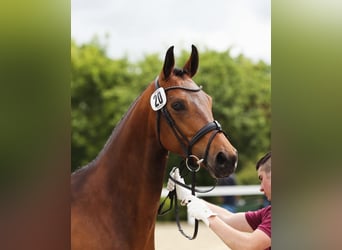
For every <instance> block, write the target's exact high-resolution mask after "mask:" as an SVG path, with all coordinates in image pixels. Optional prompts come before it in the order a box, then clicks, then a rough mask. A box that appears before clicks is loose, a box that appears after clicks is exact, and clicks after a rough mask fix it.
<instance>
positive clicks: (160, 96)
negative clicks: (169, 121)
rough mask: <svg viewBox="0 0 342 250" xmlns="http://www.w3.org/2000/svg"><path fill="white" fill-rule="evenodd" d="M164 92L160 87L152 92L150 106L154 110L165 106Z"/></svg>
mask: <svg viewBox="0 0 342 250" xmlns="http://www.w3.org/2000/svg"><path fill="white" fill-rule="evenodd" d="M166 101H167V100H166V94H165V90H164V88H162V87H160V88H158V89H157V90H156V91H154V92H153V94H152V95H151V98H150V103H151V107H152V109H153V110H154V111H157V110H159V109H161V108H162V107H164V106H165V104H166Z"/></svg>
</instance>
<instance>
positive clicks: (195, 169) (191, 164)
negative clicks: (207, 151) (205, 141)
mask: <svg viewBox="0 0 342 250" xmlns="http://www.w3.org/2000/svg"><path fill="white" fill-rule="evenodd" d="M190 158H194V159H195V160H196V162H195V163H196V164H197V166H194V162H193V160H190V162H189V159H190ZM203 161H204V159H199V158H198V157H197V156H196V155H189V156H188V157H187V158H186V159H185V166H186V167H187V168H188V169H189V171H191V172H198V171H199V170H200V168H201V163H202V162H203Z"/></svg>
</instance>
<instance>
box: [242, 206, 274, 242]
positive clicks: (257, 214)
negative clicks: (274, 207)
mask: <svg viewBox="0 0 342 250" xmlns="http://www.w3.org/2000/svg"><path fill="white" fill-rule="evenodd" d="M245 216H246V220H247V222H248V224H249V225H250V226H251V227H252V228H253V230H255V229H259V230H261V231H263V232H264V233H265V234H267V235H268V236H269V237H270V238H271V205H269V206H267V207H265V208H261V209H259V210H257V211H249V212H246V213H245Z"/></svg>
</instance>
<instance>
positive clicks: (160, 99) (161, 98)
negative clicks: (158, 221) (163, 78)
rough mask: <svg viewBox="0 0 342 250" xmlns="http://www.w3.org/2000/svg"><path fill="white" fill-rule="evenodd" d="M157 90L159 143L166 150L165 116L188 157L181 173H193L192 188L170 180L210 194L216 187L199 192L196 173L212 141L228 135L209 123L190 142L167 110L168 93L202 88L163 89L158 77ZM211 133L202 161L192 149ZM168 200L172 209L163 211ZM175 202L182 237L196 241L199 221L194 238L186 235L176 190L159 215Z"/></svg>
mask: <svg viewBox="0 0 342 250" xmlns="http://www.w3.org/2000/svg"><path fill="white" fill-rule="evenodd" d="M155 88H156V90H155V92H154V93H153V94H152V95H151V99H150V104H151V107H152V109H153V110H154V111H156V112H157V119H156V120H157V121H156V122H157V134H158V140H159V143H160V145H161V146H162V148H165V147H163V145H162V143H161V141H160V119H161V116H163V117H164V118H165V120H166V122H167V124H168V125H169V126H170V128H171V129H172V131H173V133H174V135H175V137H176V138H177V140H178V142H179V143H180V145H181V147H182V149H183V152H184V154H185V155H186V158H185V161H183V164H182V165H181V169H180V172H181V171H182V170H183V169H184V168H185V167H184V166H186V168H187V169H188V170H189V171H190V172H191V173H192V183H191V187H188V186H187V185H184V184H183V183H180V182H178V181H177V180H175V179H174V178H173V177H172V176H171V174H170V175H169V178H170V179H171V180H172V181H174V182H175V185H181V186H183V187H184V188H187V189H190V190H191V194H192V195H195V192H201V193H204V192H209V191H211V190H213V189H214V188H215V186H213V188H211V189H210V190H207V191H200V190H197V189H196V188H195V186H196V173H197V172H198V171H199V169H200V165H201V164H202V163H203V164H204V165H206V164H207V157H208V154H209V149H210V145H211V143H212V141H213V140H214V138H215V136H216V135H217V134H218V133H223V134H224V135H225V136H226V134H225V133H224V131H223V130H222V128H221V125H220V124H219V122H218V121H216V120H214V121H212V122H209V123H208V124H206V125H205V126H204V127H202V128H201V129H200V130H199V131H198V132H197V133H196V134H195V135H194V136H193V137H192V138H191V140H189V139H188V138H187V137H186V136H185V135H184V133H183V132H182V131H181V130H180V129H179V127H178V126H177V124H176V123H175V121H174V120H173V118H172V116H171V114H170V112H169V111H168V110H167V107H166V103H167V97H166V92H167V91H170V90H174V89H181V90H184V91H191V92H198V91H200V90H201V89H202V88H201V87H199V88H187V87H182V86H171V87H168V88H163V87H160V85H159V82H158V77H157V78H156V80H155ZM212 131H213V132H212ZM209 132H212V134H211V135H210V137H209V140H208V143H207V146H206V149H205V152H204V157H203V158H202V159H199V158H198V157H197V156H195V155H193V154H192V147H193V146H194V145H195V144H196V142H198V141H199V140H200V139H201V138H202V137H204V136H205V135H206V134H208V133H209ZM167 199H170V207H169V208H168V209H167V210H165V211H162V208H163V206H164V204H165V202H166V200H167ZM174 200H175V216H176V222H177V226H178V229H179V231H180V232H181V233H182V235H184V236H185V237H186V238H188V239H189V240H193V239H195V238H196V236H197V232H198V220H197V219H196V220H195V229H194V233H193V236H192V237H190V236H188V235H187V234H185V233H184V231H183V230H182V229H181V226H180V222H179V207H178V204H177V193H176V189H174V190H173V191H171V192H169V194H168V195H167V196H166V197H165V199H164V200H163V201H162V203H161V204H160V206H159V209H158V215H163V214H166V213H167V212H169V211H170V210H171V209H172V206H173V203H174Z"/></svg>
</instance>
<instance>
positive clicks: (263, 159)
mask: <svg viewBox="0 0 342 250" xmlns="http://www.w3.org/2000/svg"><path fill="white" fill-rule="evenodd" d="M266 163H269V164H266ZM262 165H267V166H266V168H265V171H266V170H267V171H266V172H269V171H270V170H271V151H270V152H268V153H267V154H265V155H264V156H263V157H261V158H260V160H259V161H258V162H257V164H256V170H258V169H259V168H260V166H262Z"/></svg>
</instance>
